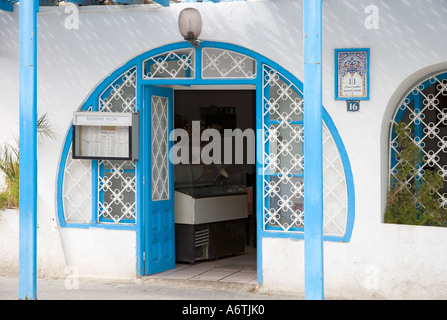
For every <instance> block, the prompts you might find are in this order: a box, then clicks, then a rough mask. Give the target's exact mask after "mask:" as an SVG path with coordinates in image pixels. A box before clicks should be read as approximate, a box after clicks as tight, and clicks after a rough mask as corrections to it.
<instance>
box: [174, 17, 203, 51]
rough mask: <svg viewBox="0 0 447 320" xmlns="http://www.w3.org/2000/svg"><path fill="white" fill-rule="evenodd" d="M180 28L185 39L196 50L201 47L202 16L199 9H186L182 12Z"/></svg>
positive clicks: (179, 21)
mask: <svg viewBox="0 0 447 320" xmlns="http://www.w3.org/2000/svg"><path fill="white" fill-rule="evenodd" d="M178 28H179V31H180V34H181V35H182V36H183V38H184V39H185V40H186V41H188V42H189V43H190V44H191V45H193V46H194V47H195V48H199V47H200V41H199V40H198V38H199V36H200V33H201V32H202V16H201V15H200V12H199V11H198V10H197V9H194V8H186V9H183V10H182V11H181V12H180V15H179V18H178Z"/></svg>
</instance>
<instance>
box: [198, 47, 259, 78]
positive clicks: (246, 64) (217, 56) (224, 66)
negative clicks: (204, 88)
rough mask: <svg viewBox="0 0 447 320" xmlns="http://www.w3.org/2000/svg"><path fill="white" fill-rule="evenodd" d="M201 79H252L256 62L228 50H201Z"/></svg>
mask: <svg viewBox="0 0 447 320" xmlns="http://www.w3.org/2000/svg"><path fill="white" fill-rule="evenodd" d="M202 77H203V78H204V79H219V78H233V79H244V78H248V79H254V78H256V60H255V59H253V58H251V57H248V56H246V55H243V54H240V53H237V52H233V51H229V50H224V49H218V48H203V49H202Z"/></svg>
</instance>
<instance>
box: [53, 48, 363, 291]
mask: <svg viewBox="0 0 447 320" xmlns="http://www.w3.org/2000/svg"><path fill="white" fill-rule="evenodd" d="M302 87H303V85H302V83H301V82H300V81H299V80H298V79H297V78H296V77H294V76H293V75H292V74H290V73H289V72H288V71H286V70H284V69H283V68H282V67H280V66H279V65H278V64H276V63H274V62H273V61H271V60H270V59H268V58H266V57H264V56H262V55H260V54H258V53H255V52H253V51H251V50H248V49H246V48H242V47H239V46H235V45H232V44H227V43H218V42H203V43H202V44H201V48H199V49H195V48H192V47H191V46H190V45H189V44H188V43H186V42H181V43H175V44H171V45H166V46H163V47H160V48H156V49H154V50H151V51H149V52H146V53H144V54H142V55H140V56H138V57H136V58H134V59H132V60H130V61H129V62H127V63H126V64H125V65H123V66H122V67H120V68H118V69H117V70H116V71H114V72H113V73H112V74H111V75H110V76H109V77H107V79H105V80H104V81H103V82H102V83H101V84H99V85H98V86H97V87H96V89H95V90H94V91H93V93H92V94H91V95H90V96H89V97H88V98H87V100H86V101H85V103H84V104H83V105H82V106H81V107H80V110H83V111H88V110H91V111H99V112H139V113H140V137H139V150H140V157H139V161H108V160H91V161H85V160H74V159H72V157H71V148H70V146H71V143H72V133H71V129H70V130H69V131H68V135H67V138H66V141H65V145H64V150H63V152H62V157H61V163H60V170H59V179H58V215H59V221H60V224H61V226H62V227H70V228H85V227H86V226H87V227H90V226H92V225H94V226H95V227H98V228H113V229H118V230H121V229H125V230H134V231H135V232H136V238H137V241H136V256H137V259H136V265H137V275H139V276H141V275H144V274H148V273H153V272H159V271H162V270H166V269H169V268H172V266H173V263H174V262H175V255H174V254H173V252H174V251H173V248H174V245H173V243H174V242H175V239H174V238H175V235H174V228H173V227H174V201H173V196H172V195H173V192H174V183H173V164H172V162H169V157H168V152H169V150H170V149H171V148H172V146H173V144H174V143H173V141H172V140H170V139H169V132H170V130H171V129H172V123H173V110H172V106H173V103H172V97H173V94H174V91H175V90H178V88H182V90H192V89H197V88H201V89H210V88H213V89H219V90H228V89H229V88H232V89H235V88H236V89H242V88H245V89H249V90H252V91H254V92H255V104H256V107H255V109H256V111H255V119H256V120H255V128H254V129H256V130H255V131H256V133H255V135H256V149H257V152H256V153H257V154H256V163H255V172H256V179H255V180H256V199H257V202H256V204H255V206H254V208H255V212H256V242H257V252H258V253H257V257H258V258H257V260H258V261H257V268H258V272H257V277H258V282H259V283H262V239H263V237H283V238H284V237H288V238H294V239H303V223H304V219H303V217H304V211H305V208H303V197H304V185H303V176H304V170H305V165H304V157H303V144H304V143H305V139H304V130H305V128H304V123H303V112H304V110H305V107H304V102H303V101H304V100H303V94H302ZM70 127H71V125H70ZM323 129H324V130H323V133H324V134H323V138H324V139H323V142H322V143H323V150H324V190H323V193H324V234H325V240H327V241H341V242H347V241H349V240H350V237H351V233H352V229H353V224H354V202H355V200H354V184H353V179H352V173H351V169H350V164H349V159H348V156H347V153H346V150H345V149H344V146H343V143H342V140H341V138H340V136H339V135H338V132H337V129H336V127H335V125H334V123H333V122H332V120H331V118H330V116H329V114H328V113H327V112H324V124H323ZM154 137H156V139H155V140H153V138H154ZM149 142H150V143H149ZM154 150H155V151H156V152H155V153H154ZM154 154H156V156H155V157H154ZM157 155H158V156H159V157H157ZM74 190H78V191H79V192H75V191H74ZM151 210H152V211H151ZM151 212H152V213H154V212H158V213H160V212H165V213H167V214H166V215H164V216H163V215H158V216H157V214H151ZM150 217H152V218H150ZM155 231H157V232H155ZM159 231H160V232H159ZM152 253H156V254H155V255H153V258H148V257H149V255H151V254H152ZM151 259H152V262H151ZM163 259H165V260H166V261H165V262H162V260H163ZM158 262H160V264H159V267H156V268H152V267H153V266H155V264H157V263H158Z"/></svg>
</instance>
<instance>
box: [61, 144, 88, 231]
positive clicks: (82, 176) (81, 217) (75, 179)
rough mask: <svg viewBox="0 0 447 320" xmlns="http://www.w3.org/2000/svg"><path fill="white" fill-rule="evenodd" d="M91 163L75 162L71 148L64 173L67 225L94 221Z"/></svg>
mask: <svg viewBox="0 0 447 320" xmlns="http://www.w3.org/2000/svg"><path fill="white" fill-rule="evenodd" d="M91 167H92V165H91V161H87V160H75V159H73V158H72V156H71V148H70V151H69V153H68V156H67V162H66V163H65V171H64V185H63V191H62V192H63V206H64V215H65V221H66V222H67V223H90V222H91V219H92V168H91Z"/></svg>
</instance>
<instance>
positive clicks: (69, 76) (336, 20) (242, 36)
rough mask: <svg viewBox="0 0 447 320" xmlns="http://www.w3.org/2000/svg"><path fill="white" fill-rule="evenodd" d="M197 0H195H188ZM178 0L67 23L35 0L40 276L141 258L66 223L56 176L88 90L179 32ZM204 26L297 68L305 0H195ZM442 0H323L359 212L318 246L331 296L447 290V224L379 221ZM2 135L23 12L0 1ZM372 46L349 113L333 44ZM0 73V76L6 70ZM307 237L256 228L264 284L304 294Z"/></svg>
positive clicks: (90, 13)
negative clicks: (51, 136) (400, 115)
mask: <svg viewBox="0 0 447 320" xmlns="http://www.w3.org/2000/svg"><path fill="white" fill-rule="evenodd" d="M370 4H374V5H376V6H377V8H378V9H379V17H380V25H379V29H377V30H369V29H367V28H365V26H364V21H365V19H366V17H367V14H365V11H364V10H365V7H367V6H368V5H370ZM189 5H192V4H189ZM185 6H186V5H182V4H175V5H171V7H170V8H163V7H160V6H158V5H146V6H135V7H120V6H118V7H88V8H80V9H79V14H80V15H79V22H80V24H79V29H78V30H69V29H66V28H65V27H64V22H65V19H66V18H67V17H68V15H69V14H68V13H65V12H64V8H42V9H41V12H40V13H39V18H38V48H39V49H38V81H39V85H38V109H39V111H40V112H41V113H44V112H48V115H49V118H50V119H51V120H52V121H53V123H54V129H55V130H56V131H57V133H58V134H59V137H58V138H57V139H56V140H54V141H51V140H45V141H42V142H41V143H40V144H39V169H38V170H39V196H38V200H39V212H38V224H39V229H38V240H39V243H38V247H39V251H38V261H39V274H40V275H42V276H63V275H64V272H65V267H66V266H72V265H75V266H77V267H78V271H79V272H80V274H81V276H82V275H84V276H88V277H91V276H103V277H116V278H129V277H130V278H131V277H134V276H135V270H136V262H135V260H136V258H135V251H136V236H135V232H133V231H113V230H102V229H82V230H77V229H61V228H60V227H59V224H58V221H57V213H56V204H55V197H56V179H57V170H58V165H59V157H60V154H61V150H62V145H63V142H64V139H65V135H66V131H67V129H68V128H67V127H68V124H69V123H70V121H71V118H72V114H73V111H75V110H76V109H77V108H78V107H79V106H80V105H81V104H82V102H83V101H84V99H86V97H87V96H88V95H89V93H90V92H91V91H92V90H93V88H94V87H95V86H96V85H97V84H98V83H99V82H100V81H101V80H102V79H104V78H105V77H106V76H107V75H108V74H110V73H111V72H112V71H113V70H114V69H116V68H117V67H118V66H120V65H122V64H123V63H125V62H126V61H128V60H129V59H131V58H133V57H135V56H137V55H139V54H141V53H143V52H145V51H148V50H150V49H153V48H155V47H159V46H162V45H165V44H169V43H174V42H178V41H181V38H180V36H179V34H178V32H177V17H178V14H179V12H180V11H181V9H183V8H184V7H185ZM196 7H197V8H199V9H200V11H201V13H202V18H203V21H204V27H203V33H202V36H201V38H202V39H204V40H213V41H221V42H229V43H233V44H236V45H240V46H243V47H246V48H249V49H251V50H253V51H256V52H258V53H260V54H263V55H265V56H266V57H268V58H269V59H271V60H273V61H275V62H277V63H278V64H280V65H281V66H283V67H284V68H286V69H288V70H289V71H290V72H292V73H293V74H294V75H296V76H297V77H298V78H299V79H302V78H303V77H302V69H303V68H302V65H303V59H302V37H303V35H302V9H301V8H302V3H301V0H270V1H268V0H266V1H249V2H235V3H221V4H213V3H203V4H197V5H196ZM446 16H447V2H446V1H439V0H395V1H387V0H342V1H341V0H325V1H324V18H323V22H324V27H323V42H324V48H323V49H324V52H323V68H324V69H323V72H324V84H323V86H324V88H323V89H324V97H323V101H324V106H325V107H326V109H327V110H328V112H329V113H330V115H331V117H332V119H333V120H334V123H335V124H336V126H337V129H338V130H339V133H340V136H341V138H342V139H343V142H344V144H345V147H346V150H347V153H348V155H349V157H350V161H351V165H352V171H353V176H354V183H355V191H356V219H355V225H354V231H353V234H352V238H351V241H350V243H326V244H325V287H326V294H327V296H328V297H335V298H340V297H341V298H354V299H355V298H367V299H370V298H378V299H381V298H384V299H390V298H442V299H445V298H447V286H446V284H447V276H445V273H444V272H442V271H443V267H444V266H445V265H446V262H447V261H446V260H447V254H444V253H443V252H444V251H445V250H444V247H445V243H447V229H440V228H427V227H411V226H397V225H385V224H383V223H382V215H383V212H384V200H385V192H386V177H387V167H388V165H387V161H388V160H387V159H388V158H387V157H388V156H387V140H388V123H389V120H390V117H391V115H392V113H393V109H394V107H395V104H396V102H397V101H398V100H399V99H400V98H401V96H402V94H403V93H404V91H405V90H406V89H407V87H408V86H409V85H410V84H413V83H414V82H416V81H417V80H418V79H419V78H420V77H422V76H424V75H425V74H426V73H429V72H430V71H438V70H441V69H442V68H443V67H444V66H447V64H446V63H445V62H446V60H447V59H446V58H445V57H444V56H443V55H444V53H445V52H447V43H446V42H445V41H442V39H443V37H444V34H445V31H446V29H447V23H446V22H445V17H446ZM0 43H2V46H0V74H1V75H2V77H0V143H3V142H4V141H12V134H16V135H18V69H19V68H18V52H19V48H18V10H16V12H15V13H12V14H11V13H6V12H0ZM350 47H368V48H371V100H370V101H366V102H362V103H361V110H360V112H358V113H347V112H346V104H345V103H344V102H341V101H340V102H339V101H335V100H334V49H335V48H350ZM5 75H7V76H5ZM17 221H18V219H17V212H16V211H9V210H8V211H4V212H0V274H5V273H8V274H13V273H15V272H16V271H17V265H18V262H17V252H18V249H17V245H18V242H17V239H18V227H17ZM303 249H304V244H303V242H302V241H298V240H290V239H270V238H265V239H264V240H263V261H264V263H263V286H264V287H265V288H267V289H275V290H292V291H296V292H298V293H301V294H302V293H303V291H304V288H303V284H304V255H303Z"/></svg>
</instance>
